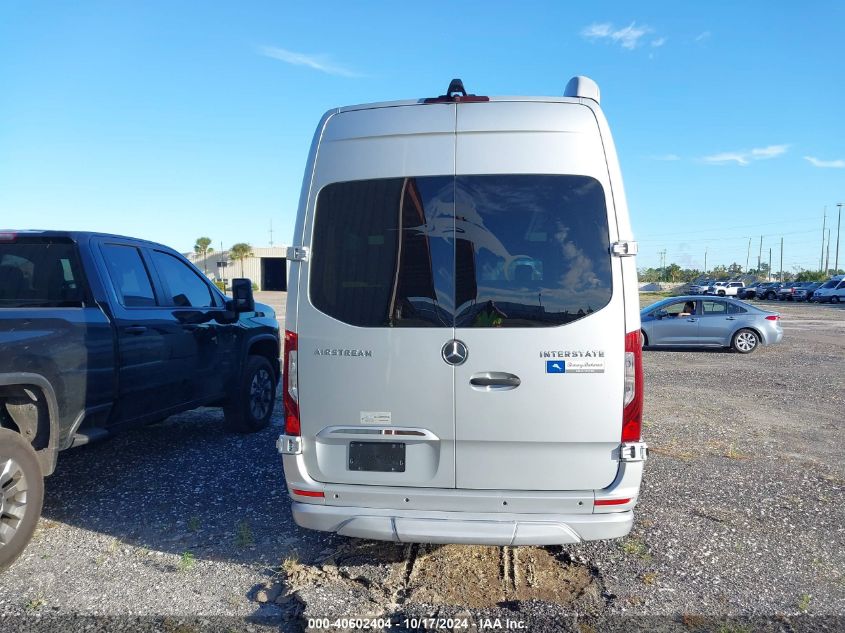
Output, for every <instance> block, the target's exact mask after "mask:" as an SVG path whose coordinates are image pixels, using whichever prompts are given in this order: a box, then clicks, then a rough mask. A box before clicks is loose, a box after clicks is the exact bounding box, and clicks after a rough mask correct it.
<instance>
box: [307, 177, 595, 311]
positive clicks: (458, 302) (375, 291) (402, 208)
mask: <svg viewBox="0 0 845 633" xmlns="http://www.w3.org/2000/svg"><path fill="white" fill-rule="evenodd" d="M608 247H609V235H608V224H607V207H606V203H605V196H604V191H603V189H602V187H601V185H600V184H599V183H598V181H596V180H594V179H592V178H588V177H584V176H550V175H489V176H488V175H485V176H458V177H457V178H455V177H452V176H433V177H420V178H388V179H381V180H364V181H353V182H344V183H334V184H330V185H328V186H326V187H324V188H323V189H322V191H321V192H320V194H319V196H318V199H317V208H316V212H315V225H314V234H313V240H312V249H313V255H312V265H311V269H310V281H309V292H310V298H311V303H312V304H313V305H314V307H316V308H317V309H318V310H321V311H322V312H324V313H326V314H328V315H329V316H332V317H334V318H336V319H338V320H340V321H343V322H345V323H349V324H351V325H357V326H361V327H455V326H457V327H536V326H555V325H561V324H564V323H568V322H571V321H574V320H576V319H579V318H581V317H583V316H585V315H588V314H590V313H592V312H594V311H596V310H599V309H600V308H602V307H604V306H605V305H607V303H608V302H609V301H610V297H611V293H612V281H611V269H610V254H609V250H608Z"/></svg>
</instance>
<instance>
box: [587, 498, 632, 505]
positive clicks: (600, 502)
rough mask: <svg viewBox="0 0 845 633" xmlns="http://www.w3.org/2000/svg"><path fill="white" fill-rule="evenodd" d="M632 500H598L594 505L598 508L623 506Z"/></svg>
mask: <svg viewBox="0 0 845 633" xmlns="http://www.w3.org/2000/svg"><path fill="white" fill-rule="evenodd" d="M630 501H631V499H630V498H628V499H596V500H595V501H594V502H593V505H596V506H621V505H622V504H623V503H628V502H630Z"/></svg>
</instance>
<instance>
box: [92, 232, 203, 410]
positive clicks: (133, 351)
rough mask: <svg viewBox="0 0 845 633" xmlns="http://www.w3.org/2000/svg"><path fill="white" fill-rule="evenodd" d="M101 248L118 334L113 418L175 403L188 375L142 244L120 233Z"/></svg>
mask: <svg viewBox="0 0 845 633" xmlns="http://www.w3.org/2000/svg"><path fill="white" fill-rule="evenodd" d="M99 247H100V248H99V250H100V253H101V255H102V258H103V261H104V263H105V269H106V271H107V273H108V280H110V281H111V292H110V295H111V299H110V300H109V302H108V304H109V305H108V307H109V309H110V312H111V314H112V318H113V319H114V325H115V330H116V338H117V393H116V394H115V396H116V397H115V400H116V404H115V408H114V415H113V416H112V419H113V420H114V422H116V423H119V422H127V421H130V420H135V419H138V418H143V417H147V416H155V415H157V414H160V413H162V412H165V411H166V410H168V409H171V408H172V407H174V406H175V405H177V404H178V403H179V401H180V399H181V394H182V393H184V391H185V388H186V385H185V383H186V382H187V380H188V374H187V372H185V367H184V364H183V363H182V362H181V359H179V358H178V357H177V356H175V355H174V353H173V347H174V334H175V333H176V330H177V327H176V325H175V324H174V323H173V322H171V321H168V320H167V319H164V318H162V309H161V308H160V306H159V299H158V297H157V296H156V293H155V291H154V289H153V270H152V268H151V265H150V262H149V261H148V259H147V258H146V257H145V256H144V252H143V251H144V249H143V248H139V247H138V245H137V244H134V243H132V242H122V241H120V240H118V239H114V240H113V239H107V240H102V241H101V242H100V244H99Z"/></svg>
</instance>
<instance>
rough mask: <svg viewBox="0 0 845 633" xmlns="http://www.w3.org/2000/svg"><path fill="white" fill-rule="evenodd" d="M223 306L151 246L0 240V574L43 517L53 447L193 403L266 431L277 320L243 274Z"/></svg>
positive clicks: (22, 237)
mask: <svg viewBox="0 0 845 633" xmlns="http://www.w3.org/2000/svg"><path fill="white" fill-rule="evenodd" d="M233 295H234V299H230V298H228V297H226V296H225V295H224V294H223V293H221V292H220V291H219V290H218V289H217V287H216V286H215V285H214V284H212V283H211V282H210V281H209V280H208V279H207V278H206V277H205V276H204V275H203V274H202V273H200V272H199V270H197V269H196V268H195V267H194V266H193V264H191V263H190V262H189V261H188V260H187V259H185V258H184V257H183V256H182V255H180V254H179V253H177V252H176V251H174V250H173V249H170V248H168V247H166V246H162V245H160V244H154V243H152V242H147V241H144V240H137V239H132V238H128V237H119V236H115V235H104V234H98V233H83V232H65V231H18V232H13V231H0V570H2V569H4V568H5V567H7V566H8V565H10V564H11V563H12V561H13V560H14V559H15V558H17V556H18V555H19V554H20V553H21V552H22V551H23V549H24V547H25V546H26V544H27V542H28V541H29V539H30V537H31V536H32V533H33V531H34V529H35V525H36V523H37V521H38V517H39V516H40V514H41V505H42V501H43V497H44V480H43V478H44V476H46V475H49V474H51V473H52V472H53V471H54V469H55V467H56V456H57V454H58V452H59V451H62V450H65V449H67V448H71V447H74V446H79V445H82V444H87V443H88V442H90V441H92V440H94V439H99V438H102V437H105V436H108V435H110V434H112V433H115V432H117V431H119V430H122V429H125V428H127V427H130V426H136V425H142V424H147V423H150V422H154V421H157V420H161V419H163V418H165V417H167V416H169V415H172V414H174V413H178V412H181V411H186V410H188V409H193V408H196V407H200V406H221V407H223V410H224V413H225V415H224V419H225V424H226V426H227V427H228V428H229V429H231V430H233V431H236V432H251V431H257V430H260V429H262V428H264V427H265V426H266V425H267V423H268V422H269V420H270V416H271V414H272V412H273V403H274V401H275V397H276V385H277V384H278V381H279V375H280V367H279V351H280V338H279V325H278V322H277V321H276V316H275V314H274V312H273V310H272V309H271V308H270V307H268V306H265V305H261V304H255V302H254V301H253V297H252V284H251V282H250V281H249V280H247V279H236V280H234V282H233Z"/></svg>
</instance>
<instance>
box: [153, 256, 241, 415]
mask: <svg viewBox="0 0 845 633" xmlns="http://www.w3.org/2000/svg"><path fill="white" fill-rule="evenodd" d="M148 254H149V256H150V260H151V261H152V264H153V266H154V267H155V269H156V272H157V273H158V275H157V279H156V293H157V294H158V295H159V296H160V304H161V306H160V318H161V320H162V321H164V322H167V323H168V326H169V327H168V332H169V335H170V337H171V341H172V346H171V348H172V351H173V356H174V360H177V359H178V363H179V365H180V366H181V367H182V368H183V370H184V371H185V374H184V375H185V376H186V377H187V386H188V389H187V391H186V392H184V393H183V394H182V396H181V399H182V401H183V402H198V401H209V400H214V399H217V398H219V397H220V396H223V395H224V394H225V391H226V387H227V386H228V379H229V378H230V377H231V376H234V375H235V370H236V360H237V358H238V354H237V350H236V345H235V343H236V337H237V334H236V333H237V331H238V330H239V328H238V325H237V323H234V322H227V316H226V311H225V308H224V306H223V303H222V300H221V299H220V298H219V296H218V295H217V293H215V292H213V291H212V289H211V283H210V282H209V281H208V280H207V279H206V278H205V277H203V275H201V274H200V273H199V272H198V271H197V270H196V269H195V268H194V267H193V266H191V265H190V264H189V263H188V262H186V261H184V260H183V259H181V258H179V257H177V256H175V255H174V254H172V253H168V252H166V251H163V250H157V249H153V248H151V249H149V250H148Z"/></svg>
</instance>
